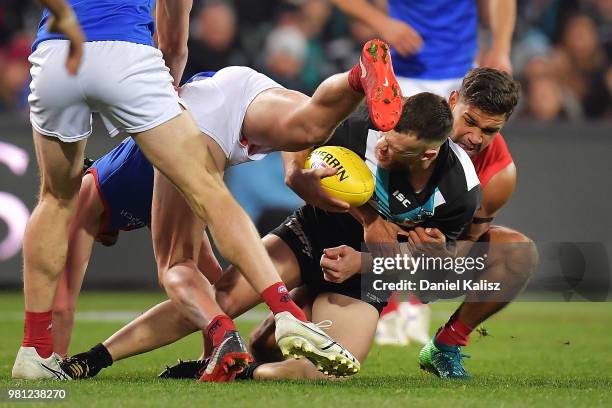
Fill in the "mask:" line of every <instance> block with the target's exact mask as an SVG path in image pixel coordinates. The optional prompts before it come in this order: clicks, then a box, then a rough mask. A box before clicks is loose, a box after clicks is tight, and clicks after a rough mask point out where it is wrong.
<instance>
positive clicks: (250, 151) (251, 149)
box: [238, 133, 257, 156]
mask: <svg viewBox="0 0 612 408" xmlns="http://www.w3.org/2000/svg"><path fill="white" fill-rule="evenodd" d="M238 142H239V143H240V145H241V146H242V147H244V148H246V149H247V154H248V155H249V156H251V155H252V154H253V153H255V151H256V150H257V145H251V144H249V139H247V137H246V136H245V135H244V134H242V133H240V139H239V140H238Z"/></svg>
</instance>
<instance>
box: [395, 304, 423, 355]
mask: <svg viewBox="0 0 612 408" xmlns="http://www.w3.org/2000/svg"><path fill="white" fill-rule="evenodd" d="M398 312H399V316H400V320H401V321H402V322H403V323H404V333H405V336H406V337H407V338H408V340H409V341H412V342H416V343H420V344H423V345H425V344H427V343H429V340H431V336H430V335H429V323H430V320H431V307H430V306H429V305H423V304H417V305H415V304H412V303H410V302H402V303H401V304H400V306H399V309H398Z"/></svg>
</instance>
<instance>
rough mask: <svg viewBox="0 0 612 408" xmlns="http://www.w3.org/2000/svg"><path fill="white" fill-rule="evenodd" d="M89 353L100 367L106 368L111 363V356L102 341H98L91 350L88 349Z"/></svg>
mask: <svg viewBox="0 0 612 408" xmlns="http://www.w3.org/2000/svg"><path fill="white" fill-rule="evenodd" d="M89 354H90V355H91V357H92V358H94V359H95V360H96V362H98V364H99V365H100V367H101V368H106V367H109V366H112V365H113V357H112V356H111V355H110V353H109V352H108V349H107V348H106V347H104V344H102V343H98V344H96V345H95V346H93V347H92V348H91V350H89Z"/></svg>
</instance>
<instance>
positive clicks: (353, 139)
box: [325, 106, 378, 159]
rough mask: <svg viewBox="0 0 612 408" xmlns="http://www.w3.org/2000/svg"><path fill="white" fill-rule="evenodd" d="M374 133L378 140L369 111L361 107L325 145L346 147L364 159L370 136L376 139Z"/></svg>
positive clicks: (341, 125)
mask: <svg viewBox="0 0 612 408" xmlns="http://www.w3.org/2000/svg"><path fill="white" fill-rule="evenodd" d="M373 132H375V135H376V138H377V137H378V131H377V130H375V127H374V125H373V124H372V121H371V120H370V116H369V114H368V110H367V108H365V107H363V106H361V107H359V108H357V110H356V111H355V112H353V113H352V114H351V115H349V117H348V118H346V120H345V121H344V122H342V123H341V124H340V126H338V127H337V128H336V130H335V131H334V134H333V135H332V137H331V138H330V139H329V140H328V141H327V142H326V143H325V145H327V146H342V147H346V148H347V149H350V150H352V151H353V152H355V153H357V155H359V157H361V158H362V159H364V158H365V156H366V150H367V148H368V136H370V135H372V137H374V133H373Z"/></svg>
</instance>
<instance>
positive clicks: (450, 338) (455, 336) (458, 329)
mask: <svg viewBox="0 0 612 408" xmlns="http://www.w3.org/2000/svg"><path fill="white" fill-rule="evenodd" d="M472 330H474V329H472V328H471V327H469V326H468V325H466V324H465V323H463V322H462V321H461V320H459V319H458V318H456V317H455V316H454V315H453V316H452V317H451V318H450V320H449V321H448V323H446V324H445V325H444V327H443V328H442V330H440V331H439V332H438V334H436V342H437V343H441V344H445V345H447V346H467V345H468V341H469V340H470V333H471V332H472Z"/></svg>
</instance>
